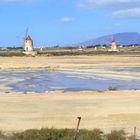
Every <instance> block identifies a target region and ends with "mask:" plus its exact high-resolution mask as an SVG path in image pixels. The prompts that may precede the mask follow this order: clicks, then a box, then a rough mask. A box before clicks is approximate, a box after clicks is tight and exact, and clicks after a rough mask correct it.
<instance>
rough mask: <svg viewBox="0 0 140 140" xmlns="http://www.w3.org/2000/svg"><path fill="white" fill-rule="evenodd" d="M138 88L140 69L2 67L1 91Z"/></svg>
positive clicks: (0, 75) (40, 91)
mask: <svg viewBox="0 0 140 140" xmlns="http://www.w3.org/2000/svg"><path fill="white" fill-rule="evenodd" d="M108 89H115V90H132V89H135V90H138V89H140V68H118V69H114V68H113V69H108V68H100V69H96V68H95V69H59V70H56V71H51V70H49V69H48V70H47V69H44V70H30V69H27V70H0V92H4V93H11V92H14V91H15V92H37V93H42V92H47V91H54V90H64V91H67V90H71V91H79V90H102V91H104V90H108Z"/></svg>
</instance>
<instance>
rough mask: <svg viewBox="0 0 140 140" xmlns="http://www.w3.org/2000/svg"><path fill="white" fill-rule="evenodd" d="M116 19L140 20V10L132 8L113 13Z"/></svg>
mask: <svg viewBox="0 0 140 140" xmlns="http://www.w3.org/2000/svg"><path fill="white" fill-rule="evenodd" d="M113 17H115V18H140V8H131V9H125V10H119V11H115V12H113Z"/></svg>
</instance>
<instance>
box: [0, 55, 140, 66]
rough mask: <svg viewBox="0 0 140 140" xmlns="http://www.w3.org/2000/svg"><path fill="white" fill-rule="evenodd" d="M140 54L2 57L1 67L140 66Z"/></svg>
mask: <svg viewBox="0 0 140 140" xmlns="http://www.w3.org/2000/svg"><path fill="white" fill-rule="evenodd" d="M139 62H140V56H133V55H131V56H119V55H116V56H113V55H106V56H103V55H101V56H57V57H40V56H39V57H38V56H37V57H0V68H48V67H50V68H75V67H86V68H87V67H110V66H111V67H112V66H114V67H115V66H116V67H121V66H123V67H127V66H129V67H130V66H132V67H133V66H140V63H139Z"/></svg>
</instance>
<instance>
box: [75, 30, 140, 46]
mask: <svg viewBox="0 0 140 140" xmlns="http://www.w3.org/2000/svg"><path fill="white" fill-rule="evenodd" d="M113 38H115V40H116V41H117V42H118V44H120V45H132V44H140V34H139V33H137V32H125V33H117V34H112V35H106V36H101V37H98V38H95V39H91V40H88V41H85V42H82V43H79V44H78V45H97V44H101V45H103V44H110V43H111V41H112V39H113Z"/></svg>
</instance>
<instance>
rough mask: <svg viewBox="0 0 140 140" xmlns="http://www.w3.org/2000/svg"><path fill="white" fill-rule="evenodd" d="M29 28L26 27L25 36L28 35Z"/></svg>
mask: <svg viewBox="0 0 140 140" xmlns="http://www.w3.org/2000/svg"><path fill="white" fill-rule="evenodd" d="M28 32H29V28H27V29H26V33H25V38H26V37H27V36H28Z"/></svg>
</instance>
